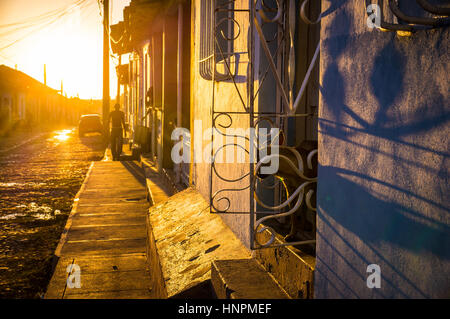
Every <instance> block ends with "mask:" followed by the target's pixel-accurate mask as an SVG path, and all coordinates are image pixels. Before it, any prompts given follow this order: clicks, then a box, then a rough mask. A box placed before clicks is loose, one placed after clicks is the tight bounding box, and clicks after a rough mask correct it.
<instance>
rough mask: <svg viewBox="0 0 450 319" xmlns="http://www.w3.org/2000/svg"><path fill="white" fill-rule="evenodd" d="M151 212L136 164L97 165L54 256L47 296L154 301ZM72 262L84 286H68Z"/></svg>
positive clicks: (89, 177)
mask: <svg viewBox="0 0 450 319" xmlns="http://www.w3.org/2000/svg"><path fill="white" fill-rule="evenodd" d="M153 187H154V188H155V187H156V189H155V192H156V193H161V197H163V198H167V195H166V194H164V192H163V191H162V190H160V189H159V188H158V186H157V185H156V184H155V185H154V186H153ZM153 201H159V197H157V198H153ZM148 208H149V203H148V202H147V190H146V179H145V176H144V175H143V171H142V168H141V167H140V166H139V164H138V163H137V162H133V161H123V162H119V161H117V162H111V161H102V162H93V163H92V166H91V168H90V170H89V173H88V176H87V177H86V180H85V182H84V184H83V186H82V187H81V189H80V191H79V193H78V194H77V196H76V198H75V203H74V206H73V209H72V212H71V214H70V216H69V219H68V221H67V225H66V228H65V230H64V233H63V235H62V237H61V241H60V243H59V245H58V248H57V250H56V252H55V255H56V256H57V258H58V263H57V266H56V268H55V272H54V274H53V277H52V279H51V281H50V284H49V286H48V289H47V293H46V295H45V298H49V299H53V298H58V299H59V298H67V299H70V298H87V299H93V298H104V299H110V298H154V294H153V292H152V288H151V287H152V284H151V278H150V270H149V269H148V265H147V264H146V240H147V237H146V236H147V233H146V224H145V219H146V215H147V213H148ZM71 264H76V265H78V266H79V267H80V282H81V288H70V287H68V286H67V277H68V273H67V268H68V266H70V265H71ZM73 282H75V280H74V281H73Z"/></svg>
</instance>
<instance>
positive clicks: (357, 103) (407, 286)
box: [111, 0, 450, 298]
mask: <svg viewBox="0 0 450 319" xmlns="http://www.w3.org/2000/svg"><path fill="white" fill-rule="evenodd" d="M389 2H390V1H389ZM398 2H399V4H398ZM398 2H397V1H394V2H393V3H394V4H388V2H387V1H386V2H383V1H377V2H376V3H374V4H375V5H376V6H372V7H369V5H370V4H369V3H364V1H359V0H342V1H333V2H329V1H312V0H303V1H302V0H300V1H294V0H290V1H287V0H286V1H281V0H278V1H248V0H236V1H225V0H211V1H210V0H192V1H168V2H167V1H144V0H141V1H138V0H132V1H131V3H130V6H128V7H126V8H125V10H124V21H123V22H120V23H119V24H117V25H115V26H112V27H111V36H112V38H113V50H114V52H116V53H118V54H120V55H124V54H127V55H128V56H129V59H128V60H129V62H128V65H126V64H124V65H123V66H120V67H119V68H118V74H119V79H120V80H119V85H122V86H123V92H124V101H123V104H124V108H125V110H126V114H127V119H128V122H129V124H130V126H131V127H132V138H133V142H134V143H135V144H137V145H139V146H140V148H141V149H142V151H143V153H144V155H145V156H146V157H147V158H149V159H150V160H151V161H152V162H153V163H154V164H155V166H156V167H157V168H158V170H159V171H160V172H163V171H171V172H173V175H174V176H175V178H176V182H177V183H179V184H184V185H185V186H190V187H192V188H195V190H196V191H197V192H199V193H200V194H201V195H202V196H203V198H204V199H205V200H206V201H207V202H208V203H209V211H210V213H211V214H218V215H219V216H220V218H221V219H222V220H223V222H224V223H225V224H226V225H227V226H228V227H229V229H231V230H232V232H233V233H234V234H235V236H236V237H237V238H238V239H239V240H240V241H241V242H242V244H243V245H244V246H245V247H246V249H248V251H250V252H251V254H252V257H253V258H254V259H255V260H257V262H258V263H259V264H260V265H261V266H262V267H263V268H264V269H265V271H267V272H268V273H270V274H271V275H272V276H273V278H275V280H276V281H277V282H278V283H279V284H280V286H281V287H283V289H284V290H285V291H286V292H287V293H288V295H289V296H290V297H291V298H313V297H316V298H432V297H449V291H450V281H449V278H450V260H449V252H450V227H449V226H450V219H449V201H448V199H447V197H448V196H446V195H445V194H447V193H448V190H449V186H448V185H449V183H448V171H449V162H448V155H449V154H448V146H449V143H448V136H449V108H448V105H449V94H448V87H449V85H448V84H449V83H448V76H446V73H448V71H449V63H448V62H449V56H448V44H449V30H448V21H447V20H448V15H447V18H446V14H445V13H440V12H436V11H435V12H434V13H433V12H430V11H427V10H425V9H424V8H423V7H422V6H421V5H420V4H419V1H417V3H416V2H414V4H413V5H412V6H410V5H408V4H405V3H404V2H405V1H398ZM408 3H409V2H408ZM374 4H372V5H374ZM434 8H435V9H436V8H437V9H438V11H439V10H440V9H442V8H441V7H439V6H437V7H436V6H434ZM428 10H430V9H429V7H428ZM442 10H443V9H442ZM371 14H372V15H371ZM411 17H412V20H411V19H410V18H411ZM378 18H380V19H379V20H377V19H378ZM176 128H179V129H178V130H175V129H176ZM174 130H175V131H174ZM174 132H175V133H174ZM177 145H178V148H176V147H177ZM174 149H175V153H174V151H173V150H174ZM174 155H179V156H181V157H182V158H183V161H181V162H179V161H176V160H174ZM273 167H276V169H275V170H273V169H271V168H273ZM377 276H378V279H379V280H378V279H377ZM378 283H380V284H378Z"/></svg>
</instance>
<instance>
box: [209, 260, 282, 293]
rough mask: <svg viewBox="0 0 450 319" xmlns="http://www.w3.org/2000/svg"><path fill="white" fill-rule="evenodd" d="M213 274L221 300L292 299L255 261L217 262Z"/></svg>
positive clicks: (214, 283) (215, 289)
mask: <svg viewBox="0 0 450 319" xmlns="http://www.w3.org/2000/svg"><path fill="white" fill-rule="evenodd" d="M211 272H212V273H211V278H212V279H211V281H212V285H213V287H214V291H215V293H216V295H217V297H218V298H219V299H290V297H289V295H288V294H287V293H286V292H285V291H284V289H283V288H281V287H280V285H279V284H278V283H277V282H276V281H275V280H274V279H273V277H272V276H271V275H270V274H269V273H268V272H267V271H266V270H265V269H264V268H263V267H262V266H261V265H260V264H259V263H258V262H257V261H256V260H255V259H235V260H216V261H213V263H212V269H211Z"/></svg>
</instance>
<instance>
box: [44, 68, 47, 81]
mask: <svg viewBox="0 0 450 319" xmlns="http://www.w3.org/2000/svg"><path fill="white" fill-rule="evenodd" d="M44 85H47V65H46V64H44Z"/></svg>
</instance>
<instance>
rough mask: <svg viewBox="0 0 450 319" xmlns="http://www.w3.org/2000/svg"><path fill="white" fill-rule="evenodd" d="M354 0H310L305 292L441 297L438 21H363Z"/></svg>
mask: <svg viewBox="0 0 450 319" xmlns="http://www.w3.org/2000/svg"><path fill="white" fill-rule="evenodd" d="M363 2H364V1H362V0H347V1H346V0H334V1H330V0H323V1H322V11H324V12H325V17H324V18H323V20H322V26H321V63H320V114H319V117H320V119H319V152H320V153H319V162H320V167H319V183H318V234H317V241H318V242H317V265H316V271H315V286H314V290H315V297H316V298H431V297H447V298H449V297H450V209H449V208H450V201H449V194H450V189H449V178H448V175H449V166H450V165H449V164H450V160H449V136H450V122H449V121H450V103H449V102H450V101H449V74H450V67H449V62H450V55H449V28H444V29H438V30H432V31H427V32H419V33H416V34H414V35H413V36H411V37H398V36H397V35H396V34H395V33H389V32H380V31H376V30H374V31H371V30H370V29H369V28H368V27H367V25H366V16H365V8H364V4H363ZM409 3H413V1H409ZM408 10H412V11H414V10H417V8H414V7H413V6H412V5H411V7H410V8H409V9H408ZM369 264H378V265H379V266H380V267H381V278H382V279H381V288H380V289H376V288H374V289H369V288H368V287H367V285H366V279H367V276H368V275H369V273H367V272H366V268H367V265H369Z"/></svg>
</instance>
